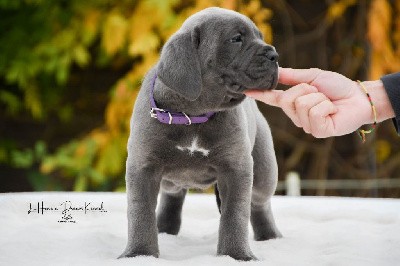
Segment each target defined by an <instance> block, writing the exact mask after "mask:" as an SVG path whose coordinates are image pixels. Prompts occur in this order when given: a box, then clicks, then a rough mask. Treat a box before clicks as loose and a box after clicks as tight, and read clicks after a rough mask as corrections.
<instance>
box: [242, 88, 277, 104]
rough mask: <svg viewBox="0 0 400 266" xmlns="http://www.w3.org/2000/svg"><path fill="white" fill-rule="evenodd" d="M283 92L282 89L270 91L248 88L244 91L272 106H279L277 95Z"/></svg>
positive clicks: (247, 94)
mask: <svg viewBox="0 0 400 266" xmlns="http://www.w3.org/2000/svg"><path fill="white" fill-rule="evenodd" d="M282 93H283V91H280V90H269V91H260V90H247V91H245V92H244V94H246V96H249V97H251V98H254V99H256V100H258V101H262V102H264V103H266V104H269V105H272V106H278V100H277V97H278V95H280V94H282Z"/></svg>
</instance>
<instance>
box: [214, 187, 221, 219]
mask: <svg viewBox="0 0 400 266" xmlns="http://www.w3.org/2000/svg"><path fill="white" fill-rule="evenodd" d="M214 192H215V197H216V199H217V205H218V211H219V213H220V214H221V198H220V197H219V191H218V185H217V183H215V185H214Z"/></svg>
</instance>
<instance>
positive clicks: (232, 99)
mask: <svg viewBox="0 0 400 266" xmlns="http://www.w3.org/2000/svg"><path fill="white" fill-rule="evenodd" d="M245 90H246V88H244V87H243V90H242V91H241V92H228V93H227V95H225V97H224V100H223V105H224V106H225V107H230V106H234V105H237V104H239V103H241V102H242V101H243V100H244V99H245V98H246V95H245V94H243V91H245Z"/></svg>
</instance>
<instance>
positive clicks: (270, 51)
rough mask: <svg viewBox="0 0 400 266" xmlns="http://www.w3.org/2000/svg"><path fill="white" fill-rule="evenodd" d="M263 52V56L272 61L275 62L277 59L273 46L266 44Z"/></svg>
mask: <svg viewBox="0 0 400 266" xmlns="http://www.w3.org/2000/svg"><path fill="white" fill-rule="evenodd" d="M263 54H264V55H265V57H266V58H267V59H268V60H269V61H270V62H272V63H277V62H278V59H279V55H278V53H277V52H276V51H275V48H274V47H272V46H270V45H267V46H265V47H264V48H263Z"/></svg>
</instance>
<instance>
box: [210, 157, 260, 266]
mask: <svg viewBox="0 0 400 266" xmlns="http://www.w3.org/2000/svg"><path fill="white" fill-rule="evenodd" d="M221 170H222V173H221V174H222V176H221V177H220V178H218V184H217V185H218V190H219V192H220V197H221V220H220V226H219V239H218V255H229V256H231V257H232V258H234V259H237V260H244V261H248V260H257V258H256V257H255V256H254V254H253V253H252V252H251V250H250V245H249V237H248V234H249V231H248V224H249V219H250V206H251V187H252V180H253V161H252V159H251V157H250V158H249V159H248V160H246V161H244V162H243V161H242V162H239V163H237V164H235V165H232V164H230V165H228V166H226V164H225V167H222V169H221Z"/></svg>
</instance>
